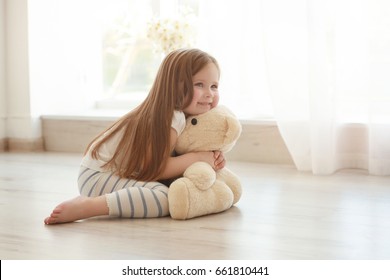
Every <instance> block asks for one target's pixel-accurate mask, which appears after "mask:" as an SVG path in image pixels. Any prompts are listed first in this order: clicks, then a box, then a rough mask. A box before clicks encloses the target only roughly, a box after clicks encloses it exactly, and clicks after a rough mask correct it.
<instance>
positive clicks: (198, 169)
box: [183, 161, 216, 190]
mask: <svg viewBox="0 0 390 280" xmlns="http://www.w3.org/2000/svg"><path fill="white" fill-rule="evenodd" d="M183 176H184V177H186V178H188V179H190V181H191V182H192V183H193V184H194V185H195V186H196V187H197V188H198V189H200V190H207V189H208V188H210V187H211V186H212V185H213V184H214V182H215V179H216V174H215V171H214V169H213V168H212V167H211V166H210V165H209V164H208V163H206V162H201V161H199V162H195V163H194V164H192V165H191V166H189V167H188V168H187V169H186V171H185V172H184V175H183Z"/></svg>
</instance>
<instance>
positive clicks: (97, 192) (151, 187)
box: [78, 166, 169, 218]
mask: <svg viewBox="0 0 390 280" xmlns="http://www.w3.org/2000/svg"><path fill="white" fill-rule="evenodd" d="M78 186H79V191H80V194H81V195H84V196H89V197H96V196H101V195H105V196H106V200H107V205H108V209H109V215H110V216H117V217H126V218H155V217H163V216H167V215H169V208H168V187H167V186H165V185H163V184H161V183H159V182H140V181H135V180H133V179H127V178H120V177H118V176H116V175H115V174H113V173H111V172H99V171H96V170H92V169H89V168H87V167H84V166H81V168H80V173H79V177H78Z"/></svg>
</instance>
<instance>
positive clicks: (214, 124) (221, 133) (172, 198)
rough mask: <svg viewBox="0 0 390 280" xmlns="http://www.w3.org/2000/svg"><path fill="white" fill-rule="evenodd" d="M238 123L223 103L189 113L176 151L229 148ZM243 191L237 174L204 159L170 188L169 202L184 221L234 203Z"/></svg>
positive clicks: (174, 215)
mask: <svg viewBox="0 0 390 280" xmlns="http://www.w3.org/2000/svg"><path fill="white" fill-rule="evenodd" d="M241 130H242V128H241V124H240V122H239V121H238V119H237V118H236V116H235V115H234V114H233V113H232V112H231V111H230V110H229V109H228V108H227V107H225V106H222V105H220V106H217V107H215V108H213V109H211V110H210V111H208V112H206V113H204V114H200V115H196V116H190V117H188V118H187V120H186V126H185V129H184V131H183V132H182V134H180V136H179V137H178V139H177V143H176V149H175V150H176V152H177V153H178V154H184V153H188V152H198V151H222V152H224V153H226V152H228V151H230V150H231V149H232V148H233V146H234V145H235V143H236V142H237V140H238V138H239V136H240V134H241ZM241 193H242V189H241V184H240V181H239V179H238V177H237V176H236V175H235V174H234V173H233V172H232V171H230V170H229V169H228V168H227V167H224V168H222V169H220V170H218V171H215V170H214V169H213V168H212V167H211V166H210V165H209V164H208V163H206V162H195V163H194V164H192V165H191V166H189V167H188V168H187V169H186V170H185V172H184V174H183V177H180V178H178V179H176V180H175V181H174V182H173V183H172V184H171V185H170V187H169V191H168V205H169V212H170V215H171V217H172V218H173V219H176V220H186V219H191V218H195V217H199V216H203V215H208V214H214V213H219V212H222V211H225V210H227V209H229V208H230V207H232V205H233V204H235V203H237V201H238V200H239V199H240V197H241Z"/></svg>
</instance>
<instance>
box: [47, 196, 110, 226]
mask: <svg viewBox="0 0 390 280" xmlns="http://www.w3.org/2000/svg"><path fill="white" fill-rule="evenodd" d="M101 215H108V206H107V203H106V199H105V196H99V197H86V196H77V197H75V198H73V199H71V200H67V201H65V202H62V203H61V204H59V205H58V206H57V207H56V208H54V210H53V212H52V213H51V215H50V216H49V217H47V218H46V219H45V220H44V222H45V224H46V225H52V224H60V223H69V222H74V221H77V220H81V219H87V218H91V217H95V216H101Z"/></svg>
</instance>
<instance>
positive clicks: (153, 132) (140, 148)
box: [86, 49, 219, 181]
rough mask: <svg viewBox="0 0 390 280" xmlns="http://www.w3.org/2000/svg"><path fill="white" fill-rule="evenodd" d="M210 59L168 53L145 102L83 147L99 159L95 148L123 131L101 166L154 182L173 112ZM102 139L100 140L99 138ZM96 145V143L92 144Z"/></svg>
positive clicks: (188, 52) (186, 100) (190, 52)
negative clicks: (106, 160) (116, 144)
mask: <svg viewBox="0 0 390 280" xmlns="http://www.w3.org/2000/svg"><path fill="white" fill-rule="evenodd" d="M208 63H214V64H215V65H216V66H217V68H218V69H219V67H218V63H217V61H216V60H215V58H214V57H212V56H210V55H209V54H208V53H206V52H203V51H201V50H198V49H179V50H175V51H173V52H171V53H169V54H168V55H167V56H166V57H165V59H164V60H163V62H162V63H161V65H160V68H159V70H158V72H157V75H156V78H155V80H154V83H153V85H152V88H151V89H150V91H149V94H148V96H147V98H146V99H145V100H144V101H143V102H142V104H141V105H139V106H138V107H137V108H135V109H134V110H132V111H130V112H129V113H128V114H126V115H125V116H123V117H122V118H120V119H119V120H118V121H116V122H115V123H114V124H113V125H112V126H110V127H109V128H107V129H106V130H105V131H103V132H102V133H101V134H100V135H98V136H97V137H96V138H95V139H94V140H93V141H92V142H91V143H90V144H89V145H88V147H87V149H86V152H88V150H89V149H90V148H91V147H92V145H93V148H92V149H91V155H92V157H93V158H95V159H98V158H99V148H100V147H101V146H102V144H103V143H105V142H106V141H108V140H110V139H111V138H112V137H113V136H114V135H115V134H116V133H118V132H119V131H121V130H122V129H123V131H124V133H123V137H122V139H121V140H120V142H119V144H118V146H117V148H116V150H115V153H114V155H113V156H112V158H111V159H110V160H109V161H108V162H107V163H106V164H105V165H104V166H103V167H105V168H109V169H110V170H114V171H115V172H116V173H117V175H118V176H120V177H125V178H133V179H136V180H141V181H152V180H156V179H157V178H158V177H159V175H160V174H161V173H162V171H163V170H164V169H165V166H166V163H167V159H168V157H169V156H170V154H171V152H172V151H171V147H170V131H171V129H170V128H171V124H172V117H173V113H174V111H175V110H179V111H182V110H183V109H184V108H186V107H187V106H188V105H189V104H190V103H191V101H192V97H193V95H194V92H193V82H192V77H193V76H194V75H195V74H196V73H197V72H199V71H200V70H201V69H202V68H203V67H205V66H206V65H207V64H208ZM103 135H104V136H103ZM95 142H96V143H95Z"/></svg>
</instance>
